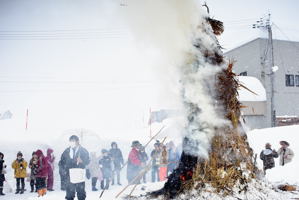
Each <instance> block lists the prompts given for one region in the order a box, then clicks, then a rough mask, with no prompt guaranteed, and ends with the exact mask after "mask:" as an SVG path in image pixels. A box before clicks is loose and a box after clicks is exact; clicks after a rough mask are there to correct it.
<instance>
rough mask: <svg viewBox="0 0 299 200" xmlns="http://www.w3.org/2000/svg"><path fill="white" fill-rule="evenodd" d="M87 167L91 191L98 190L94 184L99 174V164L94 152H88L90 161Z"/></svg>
mask: <svg viewBox="0 0 299 200" xmlns="http://www.w3.org/2000/svg"><path fill="white" fill-rule="evenodd" d="M87 169H88V170H89V173H90V177H91V187H92V191H98V189H97V188H96V185H97V181H98V178H99V175H100V166H99V158H98V157H97V154H96V152H91V153H90V163H89V165H88V167H87ZM100 181H101V180H100Z"/></svg>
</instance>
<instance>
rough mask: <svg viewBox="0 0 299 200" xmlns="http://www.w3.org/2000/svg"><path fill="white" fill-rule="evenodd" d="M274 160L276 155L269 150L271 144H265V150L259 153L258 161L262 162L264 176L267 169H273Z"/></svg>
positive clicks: (273, 151)
mask: <svg viewBox="0 0 299 200" xmlns="http://www.w3.org/2000/svg"><path fill="white" fill-rule="evenodd" d="M274 158H278V154H277V152H276V151H275V150H272V149H271V144H270V143H267V144H266V145H265V149H264V150H263V151H262V152H261V153H260V159H261V160H262V161H263V169H264V174H266V170H267V169H272V168H273V167H275V161H274Z"/></svg>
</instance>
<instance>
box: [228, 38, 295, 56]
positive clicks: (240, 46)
mask: <svg viewBox="0 0 299 200" xmlns="http://www.w3.org/2000/svg"><path fill="white" fill-rule="evenodd" d="M259 40H268V38H261V37H259V38H255V39H253V40H249V41H247V42H245V43H242V44H241V45H238V46H236V47H235V48H233V49H230V50H228V51H226V52H225V53H224V54H228V53H230V52H231V51H235V50H237V49H239V48H242V47H245V46H247V45H249V44H251V43H253V42H257V41H259ZM273 42H291V43H298V44H299V41H290V40H281V39H273Z"/></svg>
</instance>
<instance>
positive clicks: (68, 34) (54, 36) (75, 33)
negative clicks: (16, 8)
mask: <svg viewBox="0 0 299 200" xmlns="http://www.w3.org/2000/svg"><path fill="white" fill-rule="evenodd" d="M127 37H129V31H128V30H125V29H116V30H108V29H64V30H63V29H57V30H0V40H86V39H104V38H127Z"/></svg>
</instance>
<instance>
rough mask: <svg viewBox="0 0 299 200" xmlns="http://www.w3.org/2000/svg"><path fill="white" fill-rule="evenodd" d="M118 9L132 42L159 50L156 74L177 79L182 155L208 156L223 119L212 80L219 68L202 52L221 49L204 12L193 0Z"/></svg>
mask: <svg viewBox="0 0 299 200" xmlns="http://www.w3.org/2000/svg"><path fill="white" fill-rule="evenodd" d="M122 13H123V15H124V16H125V20H126V21H127V23H128V24H129V26H130V29H131V31H132V33H133V35H134V37H135V39H136V40H137V42H138V43H139V44H140V45H141V46H143V47H145V46H146V47H147V48H152V49H155V50H156V51H157V52H158V53H157V56H156V58H157V60H156V62H155V67H156V68H157V70H158V71H159V73H160V74H161V76H160V78H161V79H163V77H167V76H171V77H172V80H174V82H175V83H176V84H174V85H172V86H173V88H172V90H173V89H175V90H176V91H179V92H177V97H178V99H179V100H180V103H181V105H182V107H183V110H184V116H185V121H186V122H185V127H184V132H185V137H184V145H183V148H184V151H185V153H187V154H190V155H194V156H199V157H202V158H208V152H209V148H210V142H211V139H212V137H213V136H214V134H215V130H216V129H217V128H218V127H222V126H224V125H225V124H226V123H227V121H226V120H224V118H223V117H222V116H223V114H220V113H219V112H218V110H217V108H216V106H215V104H216V102H215V78H216V74H217V73H218V72H219V71H220V70H221V69H222V67H223V66H221V65H220V64H219V63H218V64H217V62H216V61H215V60H213V59H210V58H209V57H208V56H207V54H210V53H212V52H213V53H215V52H216V54H217V55H220V56H221V55H222V52H221V51H220V50H219V46H218V42H217V39H216V38H215V36H214V34H213V31H212V28H211V26H210V25H209V24H208V23H206V17H207V14H206V11H205V10H204V8H202V6H201V4H200V1H198V0H127V1H126V7H125V8H124V9H123V10H122ZM145 62H147V61H146V60H145Z"/></svg>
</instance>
